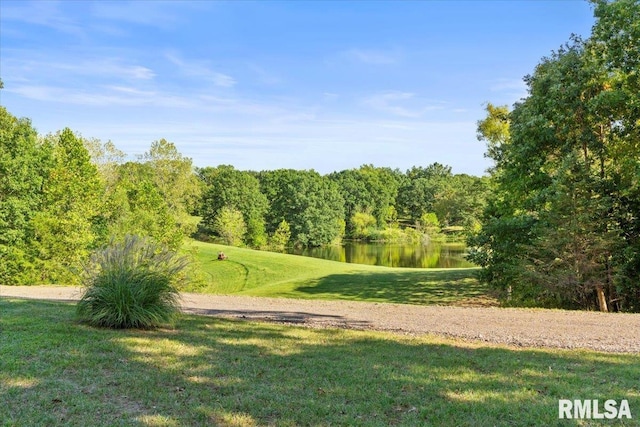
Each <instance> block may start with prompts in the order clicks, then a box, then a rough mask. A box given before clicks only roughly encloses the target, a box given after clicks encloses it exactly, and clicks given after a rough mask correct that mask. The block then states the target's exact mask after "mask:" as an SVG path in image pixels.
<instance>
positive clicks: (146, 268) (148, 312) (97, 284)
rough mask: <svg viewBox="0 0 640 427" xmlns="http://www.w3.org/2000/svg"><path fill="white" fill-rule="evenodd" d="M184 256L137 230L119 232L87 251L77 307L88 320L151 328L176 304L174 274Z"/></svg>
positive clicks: (183, 266) (171, 313) (177, 274)
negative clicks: (134, 232) (119, 237)
mask: <svg viewBox="0 0 640 427" xmlns="http://www.w3.org/2000/svg"><path fill="white" fill-rule="evenodd" d="M187 265H188V263H187V259H186V258H184V257H180V256H178V255H177V254H176V253H175V252H173V251H170V250H169V249H167V248H166V247H163V246H160V245H157V244H155V243H153V242H152V241H151V240H149V239H146V238H142V237H138V236H125V238H124V241H123V242H119V243H116V242H113V241H112V242H111V244H110V245H109V246H108V247H106V248H104V249H101V250H98V251H96V252H94V253H93V255H92V256H91V259H90V261H89V262H88V263H87V265H86V266H85V274H84V277H83V282H84V285H85V287H86V289H85V291H84V293H83V295H82V298H81V299H80V302H79V303H78V307H77V312H78V315H79V317H80V318H81V319H82V320H83V321H86V322H87V323H89V324H91V325H94V326H102V327H110V328H151V327H156V326H158V325H159V324H161V323H163V322H167V321H169V320H171V319H172V317H173V316H174V315H175V314H176V313H177V312H178V310H179V292H178V289H177V287H176V281H177V279H178V278H180V277H183V276H184V272H185V269H186V267H187Z"/></svg>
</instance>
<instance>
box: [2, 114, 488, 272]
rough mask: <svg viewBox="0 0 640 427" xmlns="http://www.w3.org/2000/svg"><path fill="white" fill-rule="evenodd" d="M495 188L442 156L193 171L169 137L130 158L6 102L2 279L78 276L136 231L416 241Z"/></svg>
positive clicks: (170, 240)
mask: <svg viewBox="0 0 640 427" xmlns="http://www.w3.org/2000/svg"><path fill="white" fill-rule="evenodd" d="M487 191H488V180H487V179H486V178H478V177H473V176H469V175H454V174H453V173H452V172H451V168H450V167H447V166H443V165H440V164H438V163H434V164H432V165H430V166H427V167H414V168H412V169H410V170H409V171H407V172H406V173H403V172H401V171H400V170H397V169H396V170H392V169H390V168H382V167H374V166H371V165H365V166H362V167H360V168H357V169H350V170H345V171H341V172H335V173H331V174H328V175H321V174H319V173H318V172H315V171H313V170H292V169H280V170H270V171H260V172H255V171H240V170H236V169H235V168H233V167H232V166H226V165H223V166H218V167H205V168H194V166H193V164H192V161H191V159H189V158H186V157H184V156H182V155H181V154H180V153H179V152H178V150H177V148H176V146H175V145H174V144H173V143H171V142H168V141H166V140H164V139H161V140H159V141H155V142H153V143H152V144H151V146H150V148H149V150H148V151H147V152H145V153H144V154H143V155H141V156H138V158H137V159H135V160H127V156H126V155H125V153H123V152H122V151H120V150H118V149H117V148H116V147H115V145H114V144H113V143H111V142H106V143H103V142H101V141H99V140H96V139H91V138H84V137H82V136H81V135H79V134H78V133H75V132H73V131H72V130H71V129H68V128H66V129H64V130H62V131H59V132H57V133H55V134H49V135H45V136H41V135H38V134H37V132H36V130H35V129H34V127H33V126H32V124H31V122H30V120H29V119H26V118H16V117H14V116H13V115H12V114H10V113H9V112H8V111H7V110H6V108H4V107H0V283H2V284H31V283H56V282H57V283H61V282H74V281H75V280H76V275H75V274H74V269H75V270H78V269H79V268H80V265H81V264H82V263H83V261H84V260H86V259H87V257H88V255H89V253H90V252H91V251H92V250H95V249H97V248H100V247H103V246H104V245H106V244H107V243H109V242H110V241H112V240H114V239H115V240H122V239H124V237H125V236H127V235H140V236H147V237H151V238H152V239H153V240H154V241H156V242H158V243H160V244H163V245H166V246H167V247H169V248H171V249H173V250H177V249H179V248H180V246H181V245H182V243H183V242H184V239H185V238H186V237H189V236H196V237H199V238H203V239H211V238H215V239H221V240H223V241H224V242H225V243H227V244H230V245H245V246H248V247H252V248H260V249H263V248H268V249H278V250H282V249H283V248H284V247H286V246H288V245H298V246H322V245H327V244H331V243H335V242H339V241H340V240H341V239H343V238H352V239H365V240H411V241H419V240H421V239H425V238H426V237H428V236H430V237H436V236H438V235H439V234H440V232H441V229H445V230H447V229H453V230H459V231H460V230H465V229H466V230H471V229H472V228H474V227H476V228H477V227H479V217H480V215H481V214H482V211H483V206H484V200H485V198H486V193H487Z"/></svg>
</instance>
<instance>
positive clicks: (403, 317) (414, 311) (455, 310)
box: [0, 286, 640, 353]
mask: <svg viewBox="0 0 640 427" xmlns="http://www.w3.org/2000/svg"><path fill="white" fill-rule="evenodd" d="M80 294H81V290H80V288H74V287H59V286H0V297H19V298H35V299H47V300H67V301H74V300H77V299H78V298H79V297H80ZM182 308H183V311H184V312H186V313H193V314H200V315H206V316H220V317H231V318H243V319H255V320H267V321H273V322H280V323H293V324H299V325H304V326H311V327H338V328H349V329H368V330H380V331H391V332H396V333H403V334H414V335H418V334H435V335H442V336H448V337H456V338H464V339H469V340H479V341H485V342H490V343H499V344H509V345H515V346H523V347H555V348H570V349H575V348H584V349H591V350H598V351H606V352H626V353H640V314H628V313H598V312H584V311H564V310H542V309H515V308H497V307H489V308H488V307H451V306H418V305H406V304H383V303H369V302H352V301H322V300H296V299H286V298H256V297H242V296H220V295H204V294H192V293H185V294H182Z"/></svg>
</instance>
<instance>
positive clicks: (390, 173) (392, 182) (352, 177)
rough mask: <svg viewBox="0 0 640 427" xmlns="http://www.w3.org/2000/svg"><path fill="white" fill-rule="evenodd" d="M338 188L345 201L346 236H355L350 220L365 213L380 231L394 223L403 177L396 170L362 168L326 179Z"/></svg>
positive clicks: (334, 174) (370, 166) (364, 166)
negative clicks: (373, 220) (374, 220)
mask: <svg viewBox="0 0 640 427" xmlns="http://www.w3.org/2000/svg"><path fill="white" fill-rule="evenodd" d="M329 178H330V179H331V180H332V181H334V182H335V183H336V184H338V189H339V191H340V194H341V195H342V198H343V199H344V201H345V222H346V231H347V234H348V235H349V236H351V237H355V238H358V237H356V236H355V235H354V233H357V232H356V230H355V227H356V225H355V224H353V222H352V220H353V219H354V218H355V215H356V213H358V212H368V213H370V214H371V215H373V217H374V218H375V219H376V224H377V226H378V227H379V228H383V227H385V226H387V225H390V224H391V223H393V222H395V220H396V219H397V218H396V210H395V204H396V198H397V195H398V188H399V187H400V186H401V184H402V182H403V179H404V176H403V175H402V173H400V172H399V171H397V170H392V169H389V168H380V167H375V166H373V165H363V166H361V167H360V168H358V169H349V170H345V171H341V172H336V173H333V174H330V175H329Z"/></svg>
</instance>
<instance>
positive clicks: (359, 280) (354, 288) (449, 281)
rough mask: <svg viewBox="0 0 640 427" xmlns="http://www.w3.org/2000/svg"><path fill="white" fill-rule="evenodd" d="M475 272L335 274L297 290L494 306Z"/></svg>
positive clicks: (398, 300)
mask: <svg viewBox="0 0 640 427" xmlns="http://www.w3.org/2000/svg"><path fill="white" fill-rule="evenodd" d="M475 274H476V270H475V269H449V270H428V269H425V270H424V271H415V270H411V271H406V272H404V271H403V272H395V271H394V272H375V273H368V272H363V273H358V274H334V275H330V276H326V277H323V278H321V279H317V280H314V281H310V282H306V283H305V285H303V286H300V287H298V288H297V289H296V291H297V292H300V293H305V294H308V295H309V296H323V297H331V298H334V299H350V300H354V299H355V300H362V301H377V302H394V303H405V304H422V305H433V304H440V305H454V304H455V305H481V306H486V305H497V303H496V301H495V300H494V299H493V298H491V297H490V296H489V292H488V290H487V287H486V286H485V285H483V284H481V283H480V282H479V281H478V280H477V279H476V277H475Z"/></svg>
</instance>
